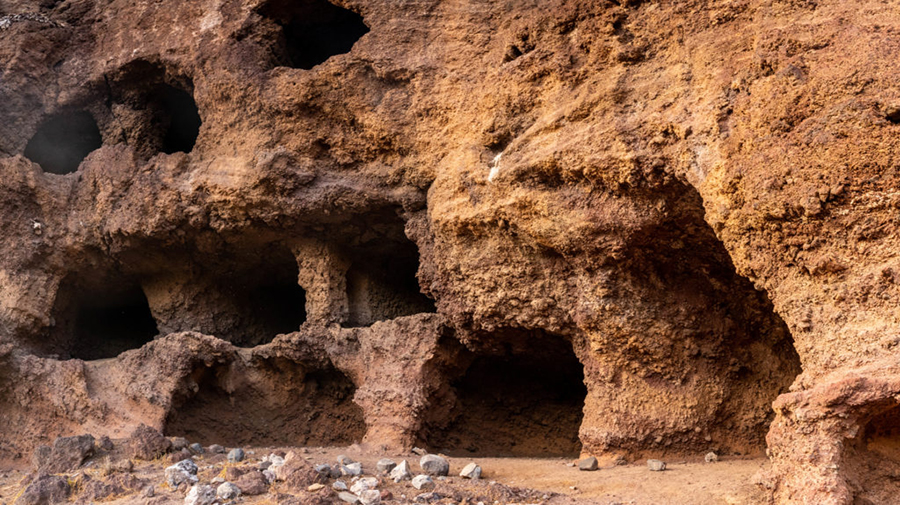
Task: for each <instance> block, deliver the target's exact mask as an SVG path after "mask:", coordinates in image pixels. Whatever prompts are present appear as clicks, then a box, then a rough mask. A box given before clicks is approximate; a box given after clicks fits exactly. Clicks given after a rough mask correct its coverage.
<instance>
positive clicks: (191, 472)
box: [166, 459, 198, 489]
mask: <svg viewBox="0 0 900 505" xmlns="http://www.w3.org/2000/svg"><path fill="white" fill-rule="evenodd" d="M197 470H198V468H197V464H196V463H194V460H192V459H185V460H181V461H179V462H178V463H175V464H174V465H172V466H170V467H168V468H166V484H168V485H169V486H170V487H172V488H173V489H174V488H177V487H178V485H179V484H182V483H185V482H186V483H188V484H195V483H197V481H198V479H197Z"/></svg>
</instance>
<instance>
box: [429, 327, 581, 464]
mask: <svg viewBox="0 0 900 505" xmlns="http://www.w3.org/2000/svg"><path fill="white" fill-rule="evenodd" d="M502 333H503V334H502V335H496V334H492V335H491V337H490V340H489V342H490V345H492V346H494V347H492V348H490V349H484V350H479V351H478V352H477V353H471V352H469V356H468V358H467V361H469V365H468V367H467V368H466V369H465V371H464V372H463V373H462V374H461V375H459V377H458V378H457V379H456V380H455V381H453V382H452V388H453V393H454V394H455V396H456V400H455V403H454V405H453V406H452V408H451V410H450V414H449V416H446V418H445V419H429V420H427V421H426V423H425V426H426V437H425V438H426V445H428V446H429V447H430V448H432V449H433V450H435V451H437V450H440V451H443V452H446V453H447V454H451V455H459V456H464V455H478V456H517V457H551V456H567V457H574V456H577V455H578V454H579V452H580V450H581V442H580V440H579V437H578V430H579V428H580V426H581V420H582V417H583V409H584V399H585V396H586V395H587V388H586V387H585V385H584V368H583V366H582V365H581V363H580V362H579V361H578V358H577V357H576V356H575V353H574V352H573V350H572V345H571V343H570V342H569V341H568V340H566V339H565V338H563V337H559V336H556V335H551V334H549V333H546V332H542V331H512V330H506V331H504V332H502ZM442 417H443V414H442Z"/></svg>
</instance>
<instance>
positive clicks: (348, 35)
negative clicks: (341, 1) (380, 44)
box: [261, 0, 369, 70]
mask: <svg viewBox="0 0 900 505" xmlns="http://www.w3.org/2000/svg"><path fill="white" fill-rule="evenodd" d="M261 14H262V15H263V16H265V17H267V18H270V19H272V20H274V21H275V22H276V23H277V24H278V25H280V26H281V28H282V31H283V34H284V49H283V50H284V56H283V58H284V59H285V60H286V61H285V63H286V65H287V66H290V67H292V68H300V69H304V70H309V69H312V68H313V67H315V66H317V65H319V64H321V63H324V62H325V61H326V60H328V59H329V58H331V57H332V56H336V55H339V54H345V53H348V52H350V50H351V49H352V48H353V45H354V44H355V43H356V42H357V41H358V40H359V39H360V38H362V36H363V35H365V34H366V33H368V32H369V27H368V26H366V24H365V22H364V21H363V18H362V16H360V15H359V14H357V13H355V12H353V11H351V10H348V9H344V8H342V7H338V6H337V5H334V4H332V3H330V2H327V1H326V0H305V1H296V2H294V1H288V0H278V1H273V2H269V3H268V4H266V5H265V6H264V7H263V9H262V10H261Z"/></svg>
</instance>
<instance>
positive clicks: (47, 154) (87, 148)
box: [24, 111, 103, 174]
mask: <svg viewBox="0 0 900 505" xmlns="http://www.w3.org/2000/svg"><path fill="white" fill-rule="evenodd" d="M102 145H103V138H102V137H101V136H100V130H99V128H98V127H97V122H96V121H94V118H93V116H91V115H90V114H89V113H87V112H84V111H78V112H68V113H61V114H57V115H55V116H51V117H50V118H48V119H47V120H45V121H44V122H43V123H42V124H41V125H40V127H38V130H37V132H36V133H35V134H34V136H33V137H32V138H31V140H29V141H28V145H27V146H25V153H24V154H25V157H26V158H28V159H30V160H31V161H33V162H35V163H37V164H39V165H40V166H41V169H43V170H44V172H49V173H53V174H69V173H72V172H75V171H76V170H78V166H79V165H81V162H82V161H83V160H84V159H85V158H86V157H87V156H88V154H90V153H91V152H92V151H94V150H96V149H99V148H100V147H101V146H102Z"/></svg>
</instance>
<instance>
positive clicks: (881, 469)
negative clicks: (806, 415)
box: [841, 402, 900, 505]
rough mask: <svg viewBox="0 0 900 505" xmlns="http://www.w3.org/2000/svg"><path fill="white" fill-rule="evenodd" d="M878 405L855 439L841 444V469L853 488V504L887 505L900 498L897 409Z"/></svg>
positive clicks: (873, 407)
mask: <svg viewBox="0 0 900 505" xmlns="http://www.w3.org/2000/svg"><path fill="white" fill-rule="evenodd" d="M891 403H892V405H887V406H886V405H880V406H879V407H875V406H871V405H870V406H867V407H868V408H872V409H873V410H875V411H876V412H878V413H877V414H875V415H873V416H872V417H871V418H870V419H868V421H867V422H865V423H864V425H863V426H862V428H861V429H860V430H859V432H858V433H857V435H856V437H854V438H852V439H848V440H845V441H844V443H843V444H842V445H843V447H844V452H843V455H842V462H841V470H842V472H843V473H844V474H845V475H846V476H848V477H849V479H848V480H849V481H850V482H851V487H854V488H856V489H855V493H856V496H855V500H854V502H853V503H854V504H859V505H863V504H865V505H882V504H884V505H887V504H891V503H895V502H896V497H897V496H898V495H900V481H898V479H897V476H898V475H900V406H897V405H896V403H895V402H891Z"/></svg>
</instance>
